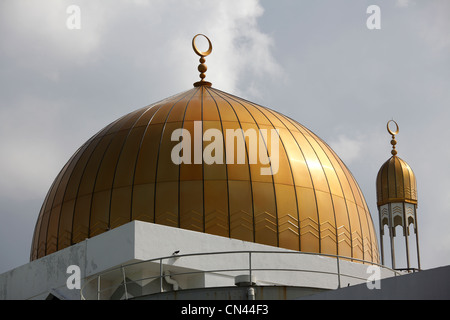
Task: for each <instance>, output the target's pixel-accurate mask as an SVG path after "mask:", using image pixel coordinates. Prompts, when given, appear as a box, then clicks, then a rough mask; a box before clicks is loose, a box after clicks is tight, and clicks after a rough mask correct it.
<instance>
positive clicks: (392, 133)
mask: <svg viewBox="0 0 450 320" xmlns="http://www.w3.org/2000/svg"><path fill="white" fill-rule="evenodd" d="M391 122H393V123H395V127H396V130H395V131H392V130H391V128H389V124H390V123H391ZM386 127H387V131H388V132H389V133H390V134H391V135H392V140H391V145H392V151H391V154H392V155H393V156H395V155H397V150H395V145H396V144H397V141H396V140H395V135H396V134H398V131H399V129H398V124H397V122H395V121H394V120H389V121H388V123H387V125H386Z"/></svg>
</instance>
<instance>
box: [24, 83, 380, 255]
mask: <svg viewBox="0 0 450 320" xmlns="http://www.w3.org/2000/svg"><path fill="white" fill-rule="evenodd" d="M196 123H197V124H198V123H200V124H201V127H200V128H201V131H200V132H205V131H206V130H207V129H212V128H214V129H217V130H218V132H221V133H225V131H226V129H233V130H236V129H239V130H241V129H242V130H244V131H245V130H248V129H254V130H256V131H257V132H260V131H259V129H268V130H270V129H277V130H278V133H279V142H280V143H279V149H278V150H279V166H278V171H277V172H276V174H273V175H263V174H261V170H260V169H261V168H262V167H264V165H263V164H261V163H259V164H258V163H250V164H249V161H248V154H249V153H248V150H249V140H248V139H246V142H245V145H244V146H245V151H246V153H245V154H246V157H247V158H246V161H245V163H243V164H240V163H229V162H224V163H212V164H207V163H205V161H200V163H198V162H195V161H193V162H192V164H188V163H181V164H179V165H178V164H175V163H174V161H173V159H172V158H171V154H172V152H173V149H174V147H175V146H176V145H177V144H179V143H180V142H179V141H180V140H177V141H172V140H173V139H172V133H173V132H174V130H176V129H179V128H184V129H187V130H189V132H190V133H191V135H192V136H195V134H196V133H195V130H196V129H195V128H196ZM241 132H242V131H241ZM197 134H198V132H197ZM223 136H224V139H225V136H226V135H225V134H224V135H223ZM195 139H196V138H193V139H192V141H191V143H192V146H193V148H198V146H195V143H194V140H195ZM233 139H234V138H233ZM241 139H243V138H242V136H241ZM225 140H226V139H225ZM236 140H239V135H238V136H237V137H236ZM195 141H197V140H195ZM269 141H270V140H269V139H267V141H266V144H267V145H266V146H265V147H266V149H264V152H268V150H271V145H270V143H269ZM224 142H225V141H224ZM209 143H212V141H211V142H208V141H206V139H205V140H203V145H202V144H201V145H200V148H206V147H207V146H208V144H209ZM205 150H206V149H205ZM226 151H227V150H225V152H226ZM235 151H238V150H237V149H235ZM180 155H181V154H180ZM191 156H192V157H194V152H193V154H192V155H191ZM223 157H224V159H225V158H226V157H227V155H225V154H224V155H223ZM132 220H142V221H147V222H151V223H156V224H162V225H167V226H172V227H178V228H183V229H189V230H194V231H198V232H205V233H209V234H214V235H219V236H224V237H230V238H234V239H240V240H245V241H252V242H256V243H261V244H267V245H272V246H277V247H282V248H288V249H293V250H299V251H304V252H316V253H327V254H339V255H343V256H348V257H353V258H358V259H364V260H368V261H374V262H378V261H379V260H378V244H377V240H376V236H375V231H374V227H373V222H372V218H371V215H370V212H369V209H368V207H367V204H366V202H365V200H364V197H363V194H362V192H361V190H360V188H359V186H358V184H357V182H356V181H355V179H354V178H353V176H352V174H351V173H350V171H349V170H348V169H347V167H346V166H345V165H344V163H343V162H342V161H341V159H340V158H339V157H338V156H337V155H336V154H335V153H334V151H333V150H332V149H331V148H330V147H329V146H328V145H327V144H326V143H325V142H324V141H322V140H321V139H320V138H319V137H317V136H316V135H315V134H314V133H312V132H311V131H310V130H308V129H307V128H305V127H304V126H302V125H301V124H299V123H297V122H296V121H294V120H292V119H290V118H288V117H286V116H284V115H282V114H280V113H277V112H275V111H273V110H271V109H268V108H265V107H262V106H259V105H257V104H254V103H251V102H249V101H246V100H243V99H241V98H238V97H236V96H233V95H231V94H228V93H226V92H223V91H220V90H217V89H215V88H213V87H210V86H209V85H199V86H197V87H194V88H193V89H191V90H188V91H186V92H183V93H180V94H178V95H175V96H173V97H170V98H168V99H165V100H163V101H161V102H158V103H155V104H154V105H151V106H148V107H144V108H142V109H139V110H136V111H134V112H131V113H129V114H127V115H125V116H123V117H122V118H120V119H118V120H117V121H115V122H113V123H111V124H110V125H108V126H106V127H105V128H104V129H102V130H101V131H99V132H98V133H97V134H96V135H94V136H93V137H92V138H91V139H89V140H88V141H87V142H86V143H85V144H84V145H82V146H81V147H80V148H79V149H78V150H77V151H76V152H75V154H74V155H73V156H72V158H71V159H70V160H69V161H68V162H67V164H66V165H65V166H64V167H63V169H62V170H61V172H60V173H59V175H58V176H57V177H56V179H55V181H54V182H53V185H52V186H51V188H50V190H49V192H48V194H47V196H46V198H45V200H44V203H43V205H42V209H41V211H40V213H39V217H38V220H37V223H36V228H35V232H34V237H33V243H32V248H31V260H34V259H37V258H40V257H43V256H45V255H48V254H50V253H52V252H55V251H57V250H61V249H63V248H66V247H68V246H70V245H73V244H75V243H78V242H80V241H83V240H85V239H86V238H90V237H93V236H96V235H98V234H101V233H103V232H105V231H108V230H110V229H113V228H116V227H118V226H120V225H123V224H125V223H127V222H129V221H132Z"/></svg>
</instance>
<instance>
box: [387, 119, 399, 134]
mask: <svg viewBox="0 0 450 320" xmlns="http://www.w3.org/2000/svg"><path fill="white" fill-rule="evenodd" d="M391 122H393V123H395V126H396V128H397V130H395V132H393V131H392V130H391V128H389V124H390V123H391ZM386 127H387V131H388V132H389V133H390V134H391V135H393V136H395V135H396V134H398V124H397V122H395V121H394V120H389V121H388V123H387V125H386Z"/></svg>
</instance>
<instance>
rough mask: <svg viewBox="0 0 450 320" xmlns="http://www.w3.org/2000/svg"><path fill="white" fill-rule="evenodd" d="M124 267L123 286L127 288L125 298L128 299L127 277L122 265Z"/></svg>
mask: <svg viewBox="0 0 450 320" xmlns="http://www.w3.org/2000/svg"><path fill="white" fill-rule="evenodd" d="M121 268H122V275H123V287H124V290H125V300H128V291H127V281H126V278H125V269H124V268H123V266H121Z"/></svg>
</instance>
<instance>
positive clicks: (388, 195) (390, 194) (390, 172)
mask: <svg viewBox="0 0 450 320" xmlns="http://www.w3.org/2000/svg"><path fill="white" fill-rule="evenodd" d="M391 123H393V124H395V126H396V130H395V131H392V130H391V128H390V127H389V125H390V124H391ZM387 130H388V132H389V133H390V134H391V135H392V140H391V145H392V151H391V154H392V157H391V158H390V159H389V160H387V161H386V162H385V163H384V164H383V165H382V166H381V168H380V170H379V171H378V176H377V206H378V213H379V218H380V245H381V261H382V264H384V261H385V259H384V244H383V235H384V226H385V225H388V229H389V239H390V248H391V261H392V268H393V269H395V268H396V265H395V250H394V238H396V236H397V235H396V233H395V227H397V226H401V227H402V230H403V237H404V241H405V247H406V264H407V268H408V269H410V268H411V264H410V243H409V241H408V236H409V226H410V225H411V224H412V225H413V226H414V233H415V235H416V241H415V243H416V250H417V266H418V269H419V270H420V256H419V236H418V229H417V185H416V178H415V175H414V173H413V171H412V169H411V167H410V166H409V165H408V164H407V163H406V162H405V161H403V160H402V159H400V158H399V157H397V150H396V149H395V146H396V144H397V141H396V140H395V135H397V134H398V131H399V128H398V124H397V123H396V122H395V121H394V120H390V121H388V123H387Z"/></svg>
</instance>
